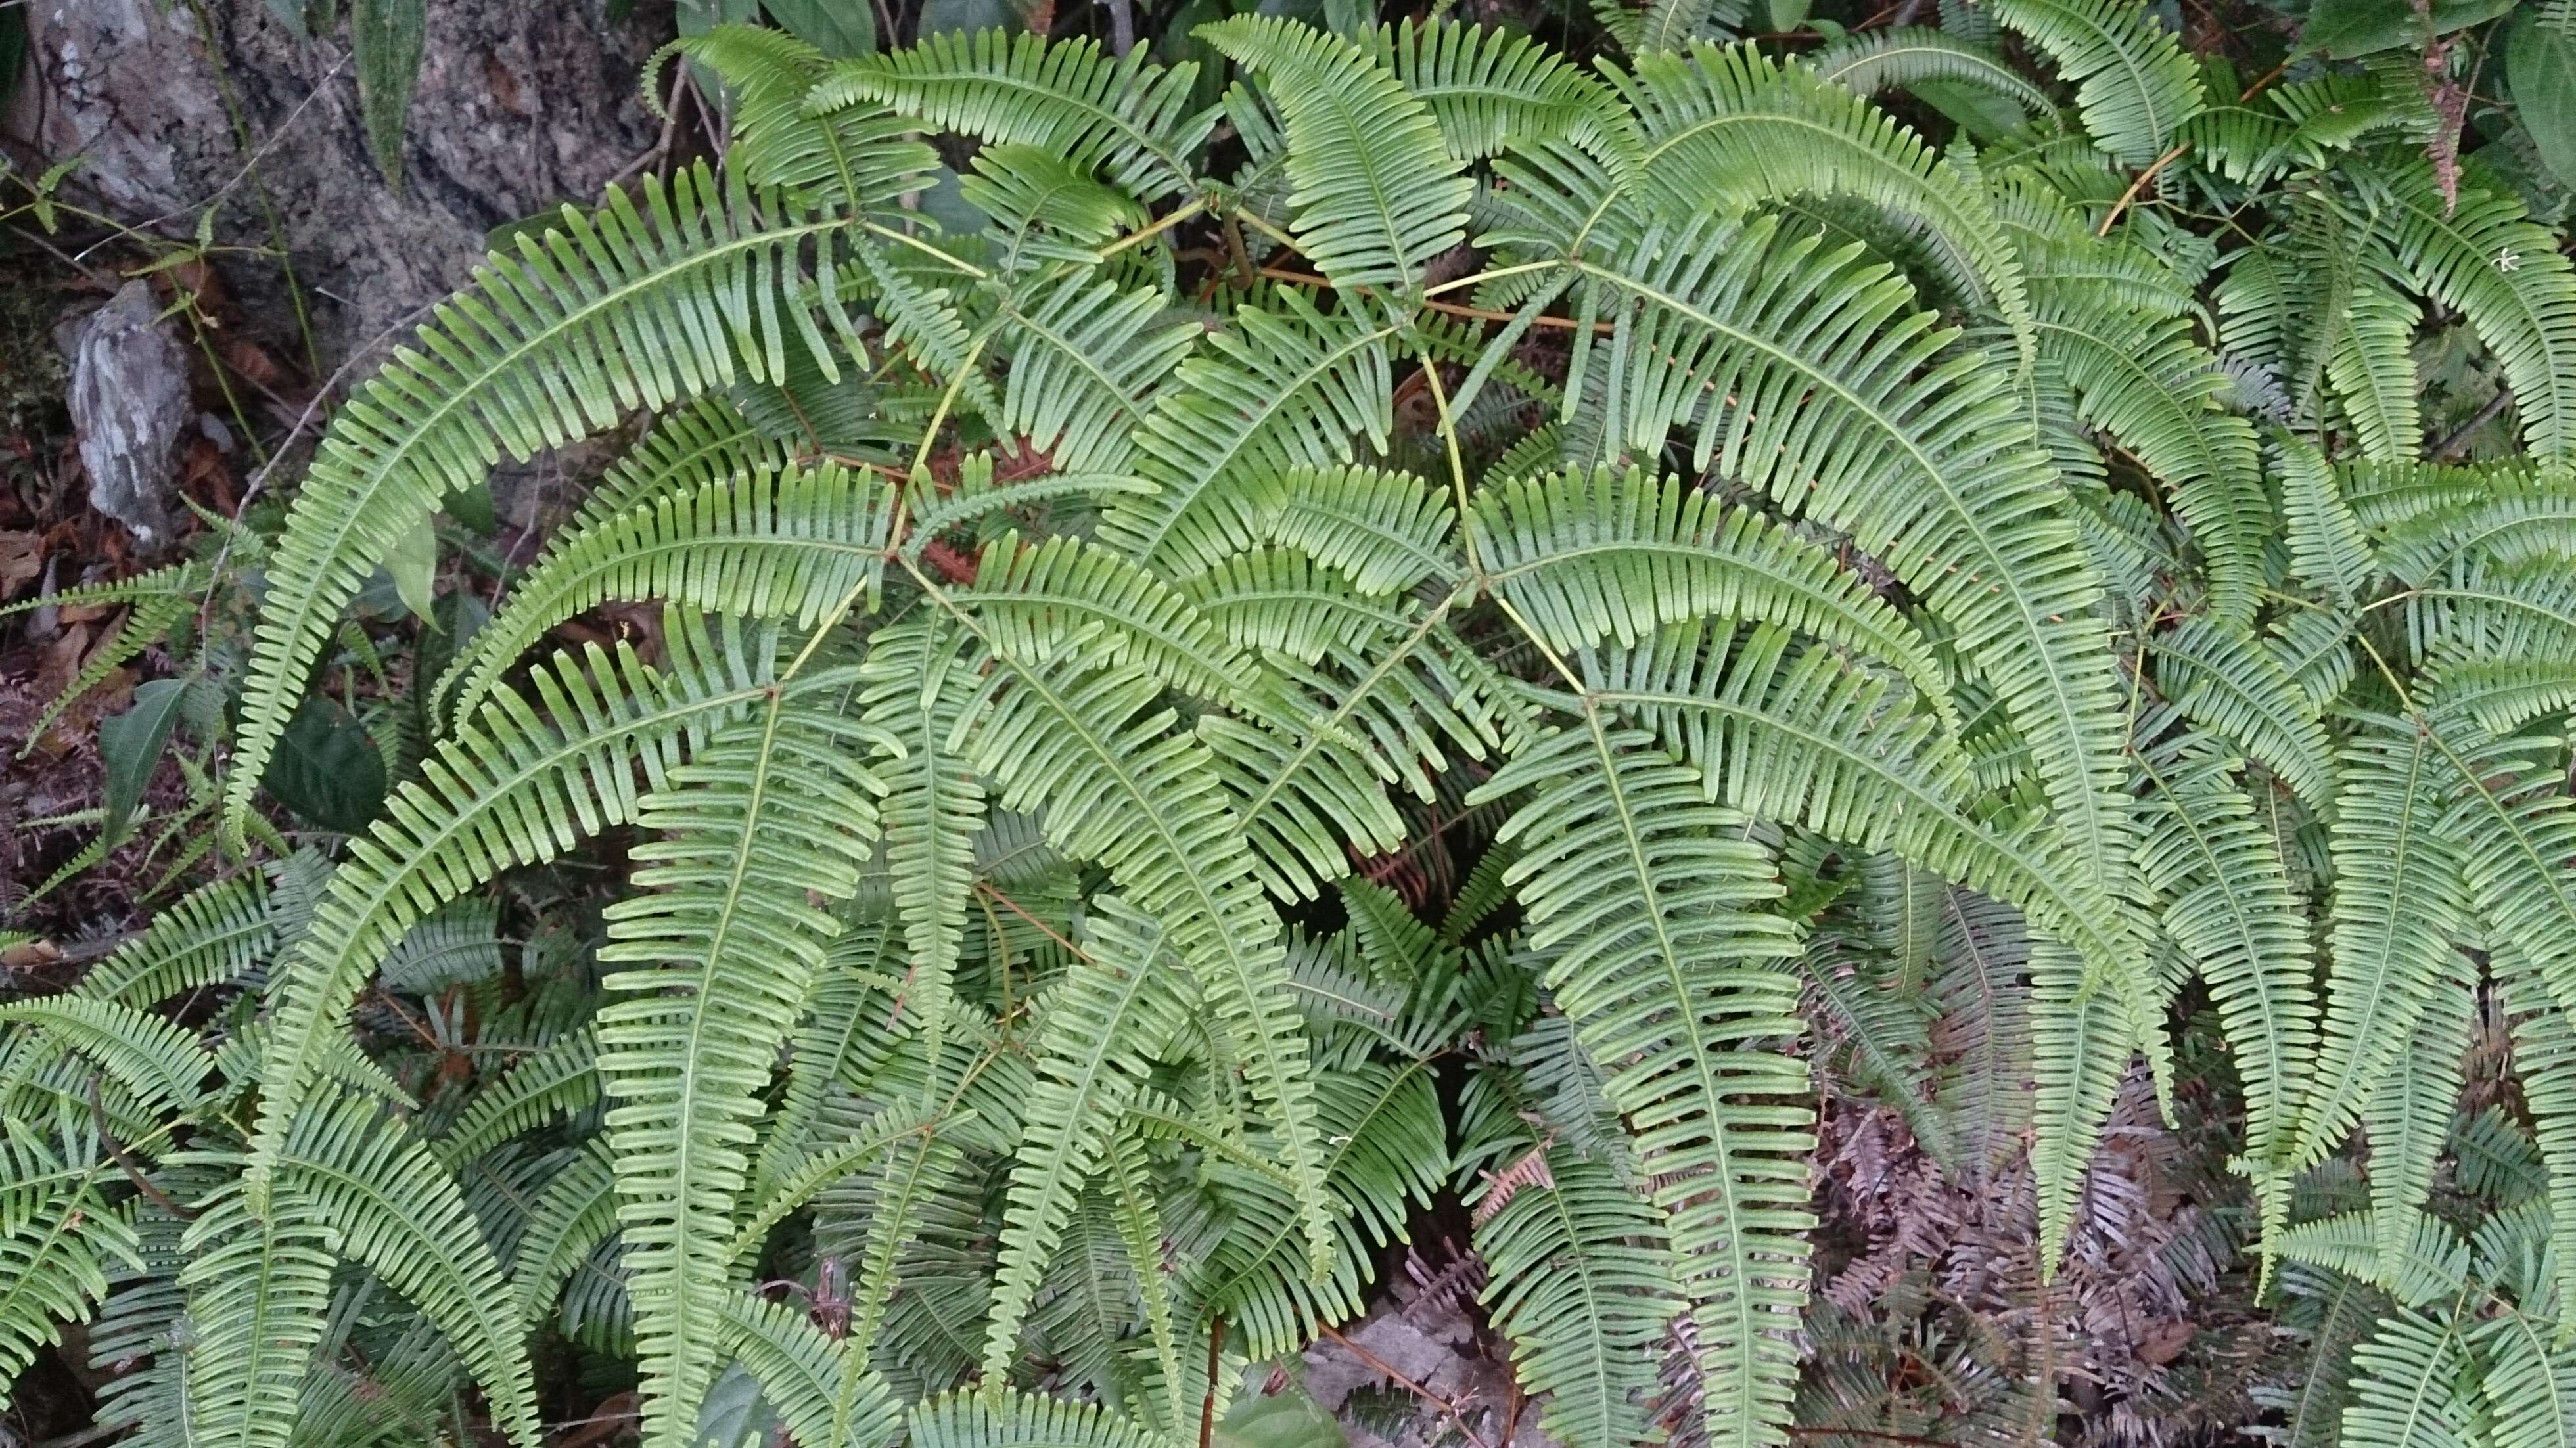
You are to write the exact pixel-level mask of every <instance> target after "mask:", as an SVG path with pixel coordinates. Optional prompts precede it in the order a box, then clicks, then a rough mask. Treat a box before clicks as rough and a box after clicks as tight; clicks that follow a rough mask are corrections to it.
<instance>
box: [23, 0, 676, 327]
mask: <svg viewBox="0 0 2576 1448" xmlns="http://www.w3.org/2000/svg"><path fill="white" fill-rule="evenodd" d="M343 8H344V9H345V8H346V7H345V6H344V7H343ZM27 19H28V22H29V24H28V29H29V41H30V44H29V50H30V53H31V61H30V73H29V75H28V76H27V77H26V78H25V79H26V83H25V84H22V85H21V86H20V87H19V93H18V96H17V98H16V101H15V103H14V104H13V106H12V107H11V113H10V115H9V117H8V122H9V124H8V134H9V137H10V139H11V141H12V142H13V143H14V144H15V146H16V148H17V149H19V150H21V151H22V152H33V153H35V155H36V156H38V157H41V158H43V159H45V160H53V159H59V158H62V157H67V156H71V155H74V154H78V155H80V156H81V157H82V162H81V165H80V167H79V169H78V170H77V171H76V172H75V173H74V174H73V178H72V181H71V183H70V189H69V192H68V193H67V194H69V195H72V196H74V197H75V198H77V199H81V200H83V201H84V202H86V203H88V204H92V205H95V206H96V208H97V209H99V210H101V211H104V212H106V213H108V214H110V215H112V216H114V217H116V218H117V219H118V220H120V221H121V222H124V223H126V224H128V225H134V226H145V227H149V228H150V229H152V230H155V231H159V232H161V233H164V234H166V235H169V236H172V237H180V238H184V237H186V236H188V235H190V234H191V233H193V232H194V231H195V229H196V226H197V222H198V218H199V216H200V214H201V213H202V212H203V211H204V210H205V208H206V207H208V206H209V205H212V206H214V207H215V208H216V225H215V236H216V238H217V240H218V241H219V242H222V243H224V244H227V245H230V246H241V247H251V248H260V249H267V248H269V247H271V245H272V240H273V237H272V231H271V222H270V215H269V214H270V211H271V210H272V209H273V211H274V214H275V218H276V221H275V225H276V229H277V232H279V233H282V236H283V241H284V245H285V249H286V251H287V254H288V256H289V258H291V260H292V262H293V266H294V272H295V276H296V280H297V282H298V283H300V286H301V290H302V293H303V295H304V298H305V299H306V301H307V303H308V305H309V306H310V307H311V309H312V312H313V318H314V325H315V330H316V333H317V335H318V338H319V341H320V346H321V351H322V353H323V361H324V362H325V364H326V365H327V364H329V363H331V362H333V361H336V360H337V359H338V358H340V357H343V356H345V355H346V354H348V353H349V352H351V351H352V350H354V349H356V348H359V347H362V346H364V345H365V344H367V343H368V342H370V341H372V340H374V339H376V338H377V337H378V336H379V335H380V334H382V333H384V332H385V331H387V329H389V328H391V327H393V326H395V325H396V324H397V323H399V322H400V321H402V320H403V319H405V318H407V317H408V316H410V315H411V314H412V313H414V312H415V311H416V310H417V309H419V308H420V307H421V306H422V305H423V304H424V303H427V302H429V301H431V300H433V299H435V298H436V297H438V296H439V295H441V294H443V293H445V292H446V291H448V290H450V289H452V288H453V287H455V286H456V285H457V284H458V283H459V282H461V281H463V280H464V279H465V277H466V276H467V274H468V273H469V272H471V270H472V269H473V266H474V263H475V262H476V261H477V260H478V259H479V258H480V257H481V256H482V254H483V250H484V243H485V238H486V236H487V234H488V233H489V232H490V231H491V230H492V229H493V228H495V227H498V226H502V225H505V224H507V223H509V222H511V221H515V220H518V219H519V218H521V217H524V216H527V215H529V214H531V213H533V212H535V211H538V210H539V209H541V208H545V207H548V206H551V205H553V204H555V203H557V202H560V201H563V200H566V199H579V200H588V199H591V198H594V197H596V196H597V195H598V193H599V190H600V188H601V187H602V186H603V185H604V184H605V183H606V182H607V181H608V180H609V179H610V178H611V177H612V176H614V175H615V174H616V173H617V172H618V171H619V170H620V169H621V168H623V167H625V166H626V165H627V163H628V162H629V161H630V160H631V159H633V158H634V157H635V156H636V155H637V154H639V153H640V152H642V151H643V150H644V149H645V148H646V147H648V146H649V145H651V143H652V140H653V137H654V133H655V130H656V125H655V123H654V122H653V121H652V119H651V118H650V117H649V116H648V115H647V114H646V112H645V109H644V106H643V104H642V101H641V99H640V96H639V94H638V91H637V77H638V74H639V71H640V69H641V66H642V64H643V62H644V61H645V59H646V58H647V57H648V56H649V55H650V54H651V53H652V50H653V48H654V46H655V44H656V43H657V39H658V37H661V36H664V35H667V34H668V33H669V29H670V6H669V5H668V4H667V3H665V4H662V5H661V6H660V7H659V8H658V10H657V9H656V7H655V6H653V5H651V4H640V5H637V6H636V7H635V13H634V14H633V15H632V16H630V17H628V18H626V19H623V20H620V21H617V22H614V23H611V22H609V21H608V20H606V19H605V18H604V16H603V13H602V0H430V5H429V19H428V40H427V47H426V53H425V55H424V57H423V60H422V66H421V74H420V87H419V90H418V92H417V94H416V95H415V97H414V99H413V102H412V113H411V125H410V128H409V131H408V134H407V136H406V139H405V143H404V165H403V171H404V174H403V178H402V184H401V186H400V188H399V189H397V188H396V187H394V186H393V185H390V184H388V183H387V181H386V180H385V178H384V176H383V175H382V174H381V173H380V172H379V171H378V170H377V169H376V165H375V162H374V160H373V159H372V158H371V157H370V156H369V154H368V151H367V144H366V130H365V125H364V122H363V120H362V118H361V113H360V109H359V102H358V88H357V81H356V68H355V66H354V65H353V64H352V63H351V61H350V57H349V47H348V42H347V31H346V21H345V19H344V21H343V23H342V28H341V30H340V32H339V33H337V34H333V35H325V36H315V37H312V38H310V39H298V38H297V37H296V36H295V35H293V34H292V33H291V32H290V31H288V30H287V29H286V28H285V27H284V26H283V25H282V24H281V23H280V22H279V21H278V20H277V18H276V16H275V15H274V14H273V13H272V12H271V11H270V9H269V7H268V4H267V0H203V3H202V5H200V4H199V3H198V0H176V3H172V4H170V5H169V7H168V9H167V10H166V11H164V10H163V9H162V8H161V7H160V5H159V4H156V0H28V3H27ZM208 28H210V29H211V32H212V34H211V39H210V38H209V35H208ZM227 90H229V92H230V96H229V99H228V97H227V94H226V92H227ZM236 112H237V113H238V120H239V123H240V129H241V130H246V131H247V133H248V138H249V143H250V144H249V146H248V147H247V148H245V146H244V145H243V144H242V143H241V140H240V137H239V133H238V132H237V128H236V124H235V121H236ZM263 193H264V198H265V204H263ZM224 271H225V274H226V276H227V279H228V280H229V281H230V282H231V283H232V285H233V286H234V287H235V289H236V291H237V293H238V294H239V295H241V296H242V297H243V299H244V300H245V302H246V303H248V304H249V307H250V309H251V312H252V323H253V325H254V326H256V327H258V328H259V329H260V330H262V331H264V332H268V333H271V334H273V335H278V336H291V335H292V334H293V333H294V331H295V322H294V318H293V310H292V302H291V297H290V294H289V293H288V291H287V289H286V286H285V276H284V273H285V269H284V268H283V267H280V266H278V265H275V264H274V262H273V261H265V260H259V259H244V258H240V257H235V258H233V259H231V260H230V261H229V262H228V263H227V264H226V265H225V267H224Z"/></svg>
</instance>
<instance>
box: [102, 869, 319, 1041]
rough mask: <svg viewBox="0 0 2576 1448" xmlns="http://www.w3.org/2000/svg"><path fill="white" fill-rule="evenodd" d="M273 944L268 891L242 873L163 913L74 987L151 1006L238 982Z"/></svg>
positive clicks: (183, 898)
mask: <svg viewBox="0 0 2576 1448" xmlns="http://www.w3.org/2000/svg"><path fill="white" fill-rule="evenodd" d="M276 943H277V936H276V932H275V929H274V925H273V921H272V918H271V915H270V912H269V901H268V891H267V890H266V888H265V887H264V885H263V882H262V880H261V877H260V876H259V875H257V874H255V873H254V874H245V875H242V876H239V877H237V878H235V879H231V880H221V881H217V882H216V883H214V884H212V885H207V886H205V887H203V888H201V889H197V890H193V891H190V892H189V893H188V894H186V895H183V896H181V897H180V898H179V899H178V900H177V901H175V902H173V903H171V904H170V905H167V906H165V907H163V908H162V909H161V910H160V911H159V912H158V913H157V914H155V915H154V916H153V918H152V923H151V924H150V925H149V926H147V927H145V928H144V931H143V933H142V934H141V935H138V936H136V937H135V938H134V939H132V940H130V941H127V942H126V943H125V944H123V945H121V946H118V947H117V949H116V951H115V952H114V953H113V954H111V955H109V956H108V957H107V958H106V959H104V960H101V961H100V962H98V963H97V964H96V965H93V966H91V967H90V968H89V969H88V970H87V971H86V972H84V973H83V974H82V976H81V979H80V984H79V985H77V986H75V987H73V989H74V990H75V991H76V992H77V993H78V994H80V995H83V996H86V997H90V998H92V999H96V1000H110V1001H121V1002H123V1003H124V1004H126V1005H130V1006H140V1007H147V1008H148V1007H151V1006H155V1005H159V1004H160V1003H161V1002H163V1001H165V1000H168V999H169V998H170V997H172V996H174V995H178V994H180V993H181V992H183V991H190V990H197V989H200V988H203V987H206V986H210V985H215V984H219V983H221V982H224V981H228V980H232V979H234V978H236V977H238V976H240V975H241V974H242V973H243V972H245V971H247V970H249V969H250V968H251V967H252V966H253V965H255V964H257V963H258V962H260V961H261V960H263V959H265V958H267V955H268V953H269V951H270V950H272V949H274V948H275V946H276Z"/></svg>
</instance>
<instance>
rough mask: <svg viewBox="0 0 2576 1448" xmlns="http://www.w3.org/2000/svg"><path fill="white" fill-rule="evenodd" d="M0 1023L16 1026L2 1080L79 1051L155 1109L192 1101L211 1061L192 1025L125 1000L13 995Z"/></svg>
mask: <svg viewBox="0 0 2576 1448" xmlns="http://www.w3.org/2000/svg"><path fill="white" fill-rule="evenodd" d="M0 1026H15V1027H17V1028H18V1030H19V1031H20V1032H21V1033H22V1034H21V1035H19V1036H18V1037H16V1038H15V1039H13V1040H12V1046H13V1049H11V1050H10V1052H9V1053H8V1059H7V1061H6V1063H5V1065H0V1086H5V1085H8V1084H14V1080H13V1078H15V1077H17V1076H19V1075H21V1074H23V1073H25V1072H27V1071H29V1070H30V1069H31V1068H32V1067H34V1066H35V1065H36V1064H37V1063H38V1062H41V1061H43V1060H45V1059H47V1058H48V1057H50V1056H51V1055H52V1054H53V1052H54V1051H63V1052H77V1053H79V1054H80V1055H83V1056H86V1057H88V1058H89V1060H90V1061H91V1062H92V1063H94V1064H95V1065H96V1067H97V1068H98V1069H99V1070H101V1071H103V1072H105V1073H106V1074H107V1076H108V1078H109V1079H110V1080H112V1081H114V1082H115V1083H116V1084H117V1085H118V1086H120V1087H123V1088H124V1089H125V1090H126V1091H128V1092H130V1093H132V1095H133V1097H134V1099H135V1101H136V1102H137V1103H138V1104H139V1105H140V1106H142V1107H143V1108H144V1109H145V1110H147V1111H150V1112H152V1113H153V1114H155V1115H158V1114H160V1113H163V1112H175V1111H183V1110H186V1109H188V1108H190V1107H193V1106H195V1105H196V1104H197V1100H198V1097H199V1096H200V1094H201V1093H202V1088H203V1086H204V1083H205V1079H206V1073H207V1071H208V1069H209V1068H210V1067H212V1066H213V1065H214V1058H213V1057H212V1056H211V1055H210V1054H208V1053H207V1051H206V1049H205V1047H203V1046H202V1045H200V1044H198V1041H197V1037H196V1035H195V1034H194V1033H193V1032H190V1031H187V1030H184V1029H182V1028H180V1027H179V1026H176V1025H173V1024H171V1023H170V1022H169V1021H167V1020H165V1019H163V1018H162V1017H160V1016H156V1015H153V1014H152V1013H150V1012H148V1011H145V1010H143V1009H141V1008H139V1007H136V1006H130V1005H127V1004H125V1003H124V1002H123V1001H116V1000H92V999H89V998H86V997H83V996H75V995H61V996H41V997H38V998H36V999H34V1000H22V1001H12V1002H10V1003H9V1004H7V1005H0ZM30 1038H32V1039H30ZM47 1048H51V1049H50V1050H49V1049H47Z"/></svg>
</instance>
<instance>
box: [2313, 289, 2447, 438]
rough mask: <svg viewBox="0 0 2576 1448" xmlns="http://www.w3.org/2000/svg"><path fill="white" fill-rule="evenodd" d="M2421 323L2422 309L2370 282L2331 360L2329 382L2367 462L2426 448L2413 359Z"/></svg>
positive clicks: (2356, 293)
mask: <svg viewBox="0 0 2576 1448" xmlns="http://www.w3.org/2000/svg"><path fill="white" fill-rule="evenodd" d="M2422 318H2423V309H2422V308H2420V307H2418V306H2416V305H2415V303H2413V302H2412V301H2409V300H2408V299H2407V298H2405V297H2403V296H2400V295H2398V294H2397V292H2396V291H2395V290H2394V289H2393V288H2390V287H2388V286H2387V285H2385V284H2383V283H2381V282H2380V281H2379V280H2378V279H2377V278H2374V277H2367V276H2365V277H2363V278H2361V279H2360V280H2359V281H2358V282H2356V284H2355V285H2354V287H2353V293H2352V301H2351V302H2350V303H2349V304H2348V306H2347V309H2346V311H2345V314H2344V321H2343V325H2342V327H2340V328H2339V329H2337V331H2336V332H2335V337H2334V345H2333V348H2332V350H2330V351H2328V352H2327V354H2326V382H2327V384H2328V385H2329V386H2331V387H2332V388H2333V389H2334V395H2335V401H2336V403H2337V404H2338V405H2339V406H2341V407H2342V409H2343V415H2344V420H2345V421H2346V422H2348V423H2350V424H2351V426H2352V431H2353V438H2354V441H2355V443H2356V444H2357V445H2358V446H2359V447H2360V448H2361V453H2362V456H2364V457H2366V458H2369V459H2371V460H2372V461H2374V462H2400V461H2403V460H2405V459H2408V458H2412V457H2413V456H2415V454H2416V452H2417V451H2418V450H2419V449H2420V448H2422V447H2423V445H2424V444H2423V439H2424V413H2423V408H2422V406H2421V405H2420V404H2419V403H2418V402H2417V400H2416V399H2417V395H2418V393H2419V392H2420V391H2421V384H2420V383H2419V382H2418V380H2417V379H2416V376H2415V358H2414V354H2413V347H2414V342H2415V328H2416V326H2417V324H2418V323H2419V322H2420V321H2421V320H2422Z"/></svg>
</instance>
